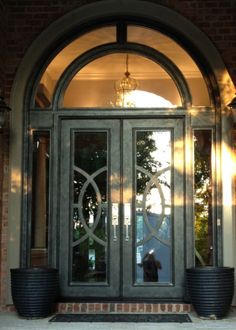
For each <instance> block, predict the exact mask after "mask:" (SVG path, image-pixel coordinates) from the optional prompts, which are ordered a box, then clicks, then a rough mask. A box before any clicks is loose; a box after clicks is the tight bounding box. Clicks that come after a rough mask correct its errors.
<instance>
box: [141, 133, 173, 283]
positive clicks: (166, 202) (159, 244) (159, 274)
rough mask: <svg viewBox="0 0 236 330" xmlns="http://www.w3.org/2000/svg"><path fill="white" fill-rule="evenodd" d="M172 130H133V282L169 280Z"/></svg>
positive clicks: (170, 259)
mask: <svg viewBox="0 0 236 330" xmlns="http://www.w3.org/2000/svg"><path fill="white" fill-rule="evenodd" d="M171 217H172V215H171V132H170V131H169V130H155V131H137V132H136V230H135V234H136V283H139V284H141V283H143V282H153V283H155V282H170V281H171V262H172V256H171V255H172V246H171V239H172V237H171V227H172V223H171Z"/></svg>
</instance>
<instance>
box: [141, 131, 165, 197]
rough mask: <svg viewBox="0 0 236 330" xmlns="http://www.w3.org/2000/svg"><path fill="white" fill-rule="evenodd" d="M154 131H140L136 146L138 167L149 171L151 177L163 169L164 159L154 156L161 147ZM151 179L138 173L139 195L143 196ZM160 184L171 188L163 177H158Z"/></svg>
mask: <svg viewBox="0 0 236 330" xmlns="http://www.w3.org/2000/svg"><path fill="white" fill-rule="evenodd" d="M153 137H154V136H153V132H152V131H139V132H138V133H137V144H136V159H137V165H138V166H140V167H142V168H144V169H145V170H147V171H148V172H149V173H150V174H151V175H155V173H156V172H157V171H158V169H160V168H162V166H163V163H162V159H160V160H159V159H156V158H155V157H154V156H153V154H154V152H155V151H157V150H158V146H160V145H161V141H158V143H157V141H156V140H155V139H154V138H153ZM149 181H150V178H149V177H148V176H147V175H146V174H144V173H142V172H138V180H137V193H138V194H143V192H144V190H145V187H146V185H147V183H148V182H149ZM158 181H159V183H160V184H163V185H165V186H167V187H169V182H168V180H167V179H165V178H164V177H163V176H159V177H158Z"/></svg>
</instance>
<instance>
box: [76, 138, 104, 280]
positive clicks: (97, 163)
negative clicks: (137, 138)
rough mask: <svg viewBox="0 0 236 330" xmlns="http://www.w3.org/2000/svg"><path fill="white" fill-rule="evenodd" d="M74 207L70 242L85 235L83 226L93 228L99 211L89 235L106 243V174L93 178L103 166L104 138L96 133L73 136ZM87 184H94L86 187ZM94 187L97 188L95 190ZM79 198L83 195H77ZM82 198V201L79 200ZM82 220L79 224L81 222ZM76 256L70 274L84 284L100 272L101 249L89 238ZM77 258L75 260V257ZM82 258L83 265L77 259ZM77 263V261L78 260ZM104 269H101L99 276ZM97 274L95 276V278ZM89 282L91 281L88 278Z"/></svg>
mask: <svg viewBox="0 0 236 330" xmlns="http://www.w3.org/2000/svg"><path fill="white" fill-rule="evenodd" d="M74 152H75V154H74V165H75V166H76V168H78V170H77V169H76V168H75V170H74V178H73V181H74V203H76V204H77V203H78V202H79V201H80V202H81V204H82V205H80V207H81V210H82V212H81V213H80V212H79V208H78V207H76V208H74V214H73V221H74V230H73V240H74V242H75V241H77V240H78V239H80V238H81V237H83V236H84V235H86V233H87V231H86V229H85V226H84V225H83V221H84V223H86V225H87V226H88V227H90V228H91V227H93V226H94V221H95V219H96V217H97V216H98V208H99V206H100V207H101V208H102V209H101V215H100V217H99V219H98V223H97V224H96V228H95V229H94V230H93V231H92V232H93V234H94V235H95V236H96V237H97V238H98V239H100V240H102V241H103V242H104V241H105V240H106V224H105V217H106V201H107V171H106V170H105V169H104V171H103V172H101V173H100V174H98V175H96V176H95V177H93V179H92V178H91V177H89V176H92V175H93V174H94V173H95V172H96V171H98V170H100V169H102V168H103V167H106V166H107V135H106V133H104V132H101V133H99V132H96V133H88V132H86V133H76V135H75V147H74ZM88 180H91V181H93V182H94V184H92V183H89V184H88ZM96 186H97V188H96ZM81 194H83V195H81ZM81 197H82V199H80V198H81ZM82 219H83V221H82ZM92 250H94V251H95V265H94V267H92V268H91V267H90V264H91V261H90V260H89V251H92ZM76 251H77V252H76V255H75V257H74V265H75V266H74V267H75V269H74V274H77V276H79V278H78V279H77V280H80V281H81V280H82V281H87V280H88V277H87V276H88V274H89V273H91V272H92V273H93V271H95V270H96V271H97V272H98V270H101V264H104V262H105V248H104V246H103V245H101V243H100V242H98V241H96V240H95V239H93V238H92V237H89V238H87V239H86V240H85V241H81V243H79V245H77V248H76ZM77 256H78V257H77ZM78 258H80V259H81V258H82V259H83V263H81V262H79V261H78V260H77V259H78ZM82 259H81V260H82ZM104 271H105V269H104V266H103V272H102V273H103V274H104V276H105V273H104ZM97 274H98V273H96V276H98V275H97ZM91 280H92V278H91ZM96 281H104V278H103V277H99V278H96Z"/></svg>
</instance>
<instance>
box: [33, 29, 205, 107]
mask: <svg viewBox="0 0 236 330" xmlns="http://www.w3.org/2000/svg"><path fill="white" fill-rule="evenodd" d="M120 44H122V47H123V46H124V49H125V48H127V47H126V46H127V45H129V47H131V48H132V45H136V48H137V49H138V48H139V49H142V48H143V47H146V48H148V49H151V50H153V51H154V52H156V53H157V54H160V55H161V56H163V57H164V58H166V59H167V60H168V61H169V62H170V63H173V65H174V66H175V67H176V69H177V70H178V71H179V72H180V73H181V74H182V76H183V79H185V82H186V85H187V86H188V89H189V91H190V94H191V98H192V102H191V104H192V105H193V106H211V102H210V97H209V93H208V89H207V84H206V82H205V80H204V77H203V75H202V73H201V71H200V69H199V67H198V66H197V65H196V63H195V62H194V60H193V59H192V58H191V56H190V55H189V54H188V53H187V52H186V51H185V50H184V49H183V47H181V46H180V45H179V44H178V43H177V42H176V41H174V40H173V39H172V38H170V37H168V36H166V35H164V34H163V33H160V32H159V31H156V30H154V29H151V28H145V27H141V26H136V25H132V24H129V25H127V26H126V27H125V28H124V26H123V28H121V27H120V26H119V25H117V26H116V25H115V24H114V25H109V26H106V27H100V28H97V29H95V30H92V31H89V32H87V33H85V34H83V35H81V36H79V37H77V38H76V39H75V40H74V41H71V42H70V43H69V44H68V45H66V46H65V47H64V48H63V49H62V50H61V51H60V52H58V54H57V55H56V56H55V57H54V58H53V59H52V61H51V62H50V63H49V65H48V66H47V68H46V69H45V71H44V72H43V74H42V76H41V79H40V82H39V84H38V86H37V87H36V89H35V90H36V95H35V97H34V99H33V101H32V103H33V107H36V108H41V109H51V108H52V102H53V100H54V96H55V93H56V86H58V82H59V80H60V78H61V77H62V75H63V73H64V72H65V71H66V70H67V68H68V67H69V66H71V65H72V63H73V61H78V60H80V58H81V57H83V59H84V58H85V56H86V54H88V53H90V54H92V53H93V52H94V51H96V50H97V49H98V48H99V47H105V46H106V47H107V46H108V47H114V51H111V48H110V51H109V52H108V53H107V54H106V55H105V53H103V54H101V55H100V56H95V57H92V59H91V61H90V60H89V58H90V57H89V56H90V54H88V60H86V61H85V62H83V61H82V60H81V62H79V61H78V62H77V63H79V65H78V69H77V73H76V74H74V76H73V78H71V77H70V79H69V80H71V81H70V82H67V83H66V89H65V91H62V94H64V95H61V98H60V102H59V106H56V108H58V107H59V108H91V107H92V108H114V107H119V102H117V95H116V90H115V84H116V81H117V80H119V79H121V78H122V77H123V76H124V73H125V72H126V56H127V53H128V52H126V51H125V50H124V51H122V52H120ZM118 45H119V47H118ZM130 45H131V46H130ZM129 47H128V48H129ZM116 49H119V52H117V51H116ZM137 49H136V50H132V51H130V50H129V73H130V75H131V77H132V78H134V79H136V81H137V83H138V86H137V88H136V89H135V92H133V91H132V93H131V95H132V98H131V100H128V101H126V105H131V106H132V107H134V108H135V107H185V106H186V104H183V97H182V96H181V95H180V92H179V86H177V85H178V84H177V83H176V81H175V79H173V77H171V76H170V74H169V71H168V70H167V69H166V67H165V65H163V64H159V62H158V61H154V59H153V58H151V59H150V57H148V56H145V54H141V53H140V52H139V51H138V50H137ZM139 90H140V91H142V97H140V95H141V94H140V93H138V91H139ZM148 93H150V94H148ZM131 95H129V97H131ZM134 97H135V100H134ZM137 98H138V99H139V101H137ZM161 98H163V99H164V100H167V102H164V103H163V100H162V101H161V102H160V100H161ZM146 99H148V101H146ZM140 100H141V101H142V102H141V101H140ZM144 100H145V102H144ZM123 101H124V100H123ZM123 101H122V102H123ZM168 102H169V103H168ZM123 107H125V103H124V102H123ZM54 108H55V107H54Z"/></svg>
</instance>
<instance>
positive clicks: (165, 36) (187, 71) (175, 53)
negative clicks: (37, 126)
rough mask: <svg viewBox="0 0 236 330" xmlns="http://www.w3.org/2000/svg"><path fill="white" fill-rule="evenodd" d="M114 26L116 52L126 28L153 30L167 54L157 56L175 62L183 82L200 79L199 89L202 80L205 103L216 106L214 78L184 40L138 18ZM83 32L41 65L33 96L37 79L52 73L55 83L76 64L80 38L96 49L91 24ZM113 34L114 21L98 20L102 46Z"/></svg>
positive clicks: (121, 43)
mask: <svg viewBox="0 0 236 330" xmlns="http://www.w3.org/2000/svg"><path fill="white" fill-rule="evenodd" d="M122 19H123V21H122ZM115 22H117V23H116V24H117V25H116V26H117V27H118V28H117V30H118V29H119V27H120V26H122V27H121V32H119V33H118V37H117V39H118V40H117V44H118V48H119V47H120V48H123V49H124V48H125V47H124V45H127V44H126V41H127V26H128V29H131V30H132V28H133V29H135V28H139V29H140V30H141V31H142V30H143V31H144V30H145V29H146V30H148V29H153V32H155V33H156V34H157V36H158V40H157V44H158V46H157V48H158V47H160V49H162V48H163V44H164V43H165V44H164V49H163V51H165V52H166V53H167V55H165V54H162V52H161V51H158V50H157V49H155V51H156V53H157V54H160V57H166V59H167V60H169V62H173V64H174V63H175V62H176V63H177V64H175V67H176V68H178V70H177V71H178V72H179V73H182V78H183V77H184V78H185V80H187V81H188V78H189V77H193V78H196V77H198V78H199V79H201V80H202V86H203V85H204V80H205V82H206V85H207V88H206V90H207V89H208V94H209V95H208V96H207V97H208V100H209V96H210V99H211V101H209V102H210V103H211V104H212V105H214V104H215V99H216V98H215V97H214V95H213V94H214V93H213V92H212V91H214V92H215V91H217V88H216V83H215V80H214V76H213V75H212V74H209V71H210V69H209V68H208V66H207V65H205V64H203V63H204V62H205V61H202V57H201V56H196V55H197V54H198V53H197V52H195V50H194V48H193V47H192V48H191V51H190V50H189V49H187V50H186V47H185V42H184V39H183V38H182V39H181V38H180V36H179V35H177V36H176V34H175V39H173V37H172V34H174V32H173V31H172V33H171V31H170V29H167V28H166V27H165V28H164V27H163V24H159V23H157V22H155V23H154V22H153V21H148V22H147V20H146V19H145V18H142V19H141V18H140V20H139V19H138V18H137V17H135V18H133V17H130V18H129V19H128V20H127V18H121V17H116V20H115ZM121 22H122V23H121ZM111 24H112V25H111ZM146 24H147V26H146ZM104 26H106V27H105V28H104ZM83 29H84V30H82V31H83V34H82V35H81V31H80V36H79V37H78V33H77V34H75V33H76V32H74V34H75V35H76V38H75V37H74V40H73V41H71V35H72V34H73V32H72V33H71V35H70V38H69V39H68V40H69V41H70V42H68V40H67V44H66V45H65V41H64V43H62V44H61V45H60V48H58V49H57V51H56V52H54V55H53V56H51V57H50V59H47V61H46V62H45V63H46V65H44V69H43V70H42V71H41V73H40V75H39V76H38V79H37V83H36V85H35V86H34V91H35V92H36V90H37V84H38V82H39V81H40V79H41V78H40V77H41V76H42V73H43V72H44V75H43V77H45V75H46V74H45V72H46V73H47V72H49V71H50V70H51V71H52V72H54V76H55V79H58V78H59V77H60V74H61V73H62V72H63V70H64V69H65V67H66V65H70V64H71V62H72V61H75V57H77V56H76V55H77V54H76V51H75V49H77V50H78V49H79V47H78V41H81V43H82V48H83V38H84V39H85V38H86V35H88V36H89V37H92V43H93V44H95V46H97V45H99V42H98V40H95V41H94V39H95V38H94V37H95V35H93V33H94V32H93V30H92V29H94V24H92V22H91V23H90V24H88V26H87V27H83ZM105 29H108V30H109V32H111V31H112V30H113V31H112V33H111V35H110V36H108V34H105V37H104V30H105ZM154 29H158V30H154ZM114 30H115V27H114V20H113V21H112V23H111V21H110V18H109V19H103V20H102V21H100V22H99V20H98V21H97V26H96V29H95V31H98V32H99V33H101V39H105V42H104V44H106V42H107V43H109V42H110V43H113V42H114V39H115V36H114ZM160 31H162V32H160ZM97 35H99V34H97ZM130 35H132V32H131V33H130ZM131 39H132V38H131ZM134 40H135V38H134ZM160 40H162V41H160ZM163 40H164V42H163ZM176 40H177V41H178V43H177V42H176ZM142 42H143V40H142V38H141V40H140V44H139V45H140V49H141V48H142V46H141V43H142ZM162 43H163V44H162ZM130 44H132V43H130ZM133 44H134V43H133ZM137 45H138V44H137ZM126 47H127V46H126ZM89 48H90V47H89V46H88V45H87V46H86V45H85V47H84V50H85V51H86V50H89ZM127 48H130V47H127ZM150 48H151V47H150ZM167 48H168V49H167ZM59 49H60V51H59ZM180 50H181V54H180ZM54 51H55V49H54ZM187 51H188V53H190V54H191V55H192V54H195V56H196V59H195V57H194V56H192V57H193V59H192V58H191V57H190V55H188V53H187ZM80 52H81V53H83V51H78V53H79V55H80ZM55 53H57V54H55ZM183 54H184V55H183ZM158 56H159V55H158ZM180 56H182V58H183V59H182V63H183V64H182V66H181V65H180V58H178V57H180ZM156 58H157V56H156ZM157 62H158V61H157ZM166 62H167V61H164V62H163V63H162V67H164V68H165V63H166ZM195 62H196V63H195ZM45 63H44V64H45ZM159 63H160V62H159ZM165 69H166V68H165ZM177 71H176V72H177ZM167 72H168V69H167ZM191 75H192V76H191ZM171 77H172V78H173V75H171ZM41 80H42V79H41ZM174 81H175V83H177V82H178V80H176V79H174ZM183 85H184V84H183V83H182V82H181V84H180V86H183ZM181 88H182V87H179V86H178V89H179V91H181ZM190 88H191V86H190ZM193 88H196V86H195V87H193ZM185 91H186V88H185ZM182 92H183V90H182ZM216 94H217V93H216ZM180 95H181V99H182V100H183V93H180ZM205 95H207V92H205ZM189 96H190V94H189V93H187V94H186V100H187V102H182V104H183V105H184V106H186V104H190V103H191V102H189V100H190V97H189ZM33 102H34V99H32V103H31V104H33ZM209 102H206V104H201V105H210V104H209ZM197 105H200V104H197Z"/></svg>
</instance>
